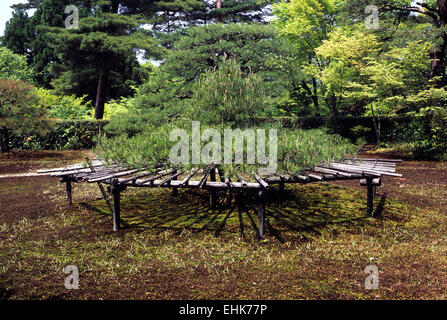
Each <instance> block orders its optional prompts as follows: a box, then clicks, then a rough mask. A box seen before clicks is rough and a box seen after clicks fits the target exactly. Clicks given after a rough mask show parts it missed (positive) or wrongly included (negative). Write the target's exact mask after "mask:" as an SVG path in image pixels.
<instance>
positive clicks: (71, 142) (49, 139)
mask: <svg viewBox="0 0 447 320" xmlns="http://www.w3.org/2000/svg"><path fill="white" fill-rule="evenodd" d="M414 120H415V119H414V118H412V117H411V116H395V117H384V118H381V120H380V122H381V132H382V141H384V142H406V141H411V140H412V138H413V133H414V128H412V127H411V126H409V124H410V123H411V122H412V121H414ZM337 121H338V129H337V130H333V131H336V132H337V133H339V134H340V135H342V136H344V137H346V138H350V139H351V140H352V141H355V140H357V139H358V138H364V139H365V140H366V141H367V142H370V143H375V142H376V135H375V131H374V124H373V122H372V119H371V117H340V118H339V119H338V120H337ZM48 122H49V127H50V129H49V130H48V131H47V132H46V133H44V134H39V133H35V134H33V135H28V136H21V135H14V134H11V136H10V146H11V147H13V148H22V149H28V150H29V149H31V150H39V149H43V150H68V149H72V150H79V149H91V148H92V147H94V145H95V138H96V137H97V135H98V133H99V132H100V131H101V132H104V130H103V129H104V126H105V125H107V124H108V123H109V121H107V120H61V121H56V120H52V121H48ZM257 122H258V123H262V122H270V123H275V122H280V123H282V125H283V126H284V127H286V128H301V129H317V128H321V127H329V128H331V124H330V120H329V118H327V117H308V118H302V117H275V118H258V119H257Z"/></svg>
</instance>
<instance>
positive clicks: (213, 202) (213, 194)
mask: <svg viewBox="0 0 447 320" xmlns="http://www.w3.org/2000/svg"><path fill="white" fill-rule="evenodd" d="M210 180H211V181H213V182H214V181H216V169H215V168H211V171H210ZM216 198H217V192H216V190H213V189H212V190H211V191H210V207H211V209H214V208H216V201H217V200H216Z"/></svg>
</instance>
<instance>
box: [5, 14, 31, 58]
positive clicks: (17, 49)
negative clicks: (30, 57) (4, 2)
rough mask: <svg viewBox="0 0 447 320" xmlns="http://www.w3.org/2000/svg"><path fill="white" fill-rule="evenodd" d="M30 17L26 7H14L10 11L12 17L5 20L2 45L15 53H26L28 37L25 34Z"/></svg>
mask: <svg viewBox="0 0 447 320" xmlns="http://www.w3.org/2000/svg"><path fill="white" fill-rule="evenodd" d="M29 22H30V18H29V17H28V13H27V12H26V9H25V8H23V7H20V6H19V7H16V8H15V9H14V12H13V13H12V18H11V19H10V20H9V21H8V22H6V28H5V34H4V36H3V39H2V45H3V46H6V47H8V48H9V49H11V50H12V51H13V52H14V53H16V54H26V53H28V46H27V44H28V42H29V37H28V34H27V30H28V24H29Z"/></svg>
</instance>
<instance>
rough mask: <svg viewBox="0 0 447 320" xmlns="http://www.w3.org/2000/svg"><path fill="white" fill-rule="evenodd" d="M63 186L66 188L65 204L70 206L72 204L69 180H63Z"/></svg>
mask: <svg viewBox="0 0 447 320" xmlns="http://www.w3.org/2000/svg"><path fill="white" fill-rule="evenodd" d="M65 187H66V189H67V204H68V205H69V206H71V205H72V204H73V202H72V197H71V180H67V181H65Z"/></svg>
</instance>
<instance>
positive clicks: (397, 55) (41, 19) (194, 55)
mask: <svg viewBox="0 0 447 320" xmlns="http://www.w3.org/2000/svg"><path fill="white" fill-rule="evenodd" d="M67 5H76V6H77V7H78V9H79V18H80V20H79V28H70V29H67V28H65V27H64V22H65V19H66V18H67V14H66V13H65V12H64V9H65V7H66V6H67ZM370 5H375V6H377V7H376V9H377V10H378V11H375V9H374V7H369V11H367V10H366V9H367V7H368V6H370ZM29 8H34V9H36V11H35V12H34V14H33V15H32V16H29V15H28V14H29V12H27V9H29ZM14 9H15V11H14V14H13V16H12V18H11V20H10V21H9V22H8V24H7V26H6V31H5V35H4V37H3V38H2V46H3V47H7V48H8V49H9V50H7V49H6V48H1V49H0V50H1V51H0V72H1V74H0V78H9V79H19V80H23V81H27V82H29V83H31V82H34V85H36V86H37V87H39V89H38V90H37V91H35V92H36V94H37V95H38V96H39V99H40V100H39V101H40V102H38V104H40V105H42V106H43V109H47V110H48V116H49V117H51V118H57V119H87V118H92V117H95V118H98V119H100V118H111V119H112V121H111V123H110V124H109V125H108V126H107V128H106V131H107V134H108V136H109V137H111V138H115V139H118V138H119V137H121V138H119V139H131V140H130V141H132V139H136V137H139V136H140V135H144V134H149V133H148V132H150V131H151V130H152V131H154V132H156V131H157V130H155V129H156V128H163V127H165V126H171V125H173V124H175V125H178V121H185V119H186V120H189V121H191V120H197V121H200V122H201V123H204V124H206V125H212V126H223V127H225V126H227V127H244V126H256V125H262V124H259V123H255V121H254V119H255V118H256V119H259V118H267V119H268V118H270V117H277V116H287V117H296V116H300V117H317V118H318V117H323V118H329V119H330V121H329V123H328V126H329V128H330V132H333V133H334V132H335V133H343V134H345V133H346V132H347V131H349V137H350V138H352V136H353V135H357V136H364V135H367V136H368V137H369V134H370V131H369V130H368V129H365V126H364V125H358V126H356V127H355V128H354V127H353V128H351V127H350V128H349V130H345V128H342V126H343V123H344V122H343V121H344V120H343V121H342V120H341V119H346V118H349V117H356V118H357V117H369V118H370V121H371V123H370V125H371V126H373V127H374V135H375V136H376V142H377V143H378V144H381V145H388V144H389V143H390V142H395V143H402V144H406V145H409V146H411V149H412V151H413V153H414V155H415V156H417V157H422V158H430V157H437V158H442V157H443V156H446V151H445V143H446V139H445V136H444V135H443V134H442V129H440V128H443V126H444V119H445V110H446V102H447V92H446V90H445V89H446V84H447V77H446V74H445V68H446V65H447V60H446V58H447V57H446V55H447V2H446V1H444V0H426V1H421V2H414V1H411V0H376V1H373V3H371V2H370V1H367V0H289V1H277V0H276V1H268V0H249V1H241V0H187V1H180V0H169V1H140V0H89V1H77V0H70V1H68V0H29V1H27V3H24V4H17V5H16V6H14ZM142 58H144V59H145V60H146V61H145V62H144V63H142V62H141V59H142ZM229 61H231V62H232V64H233V65H232V66H231V67H230V66H229V65H228V63H229ZM235 65H237V67H235ZM42 87H43V88H45V89H42ZM43 90H47V91H43ZM397 116H399V117H400V116H403V117H407V116H408V117H409V119H411V121H410V123H409V125H408V126H403V127H399V126H398V127H396V129H395V131H396V132H394V133H392V134H389V132H382V129H381V128H383V125H382V126H381V123H383V122H384V120H383V119H384V118H389V117H397ZM223 127H222V128H223ZM368 127H369V126H368ZM148 128H150V129H148ZM166 128H167V127H166ZM398 130H400V132H397V131H398ZM352 140H355V139H352ZM130 143H134V142H130ZM133 147H135V146H133ZM135 148H137V147H135ZM157 150H158V149H157ZM298 162H299V161H298Z"/></svg>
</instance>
